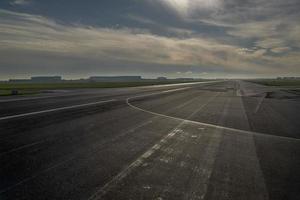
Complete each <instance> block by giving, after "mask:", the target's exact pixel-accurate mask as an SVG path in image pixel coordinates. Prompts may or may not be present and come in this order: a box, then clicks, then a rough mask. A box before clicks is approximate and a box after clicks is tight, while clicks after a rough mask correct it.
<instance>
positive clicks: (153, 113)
mask: <svg viewBox="0 0 300 200" xmlns="http://www.w3.org/2000/svg"><path fill="white" fill-rule="evenodd" d="M139 97H140V96H135V97H130V98H127V99H126V103H127V105H129V106H130V107H132V108H134V109H136V110H140V111H142V112H146V113H150V114H152V115H157V116H161V117H166V118H169V119H174V120H180V121H185V122H188V123H192V124H198V125H202V126H206V127H211V128H217V129H223V130H227V131H233V132H237V133H243V134H251V135H259V136H266V137H275V138H281V139H286V140H296V141H300V139H298V138H291V137H285V136H278V135H269V134H265V133H258V132H254V131H246V130H241V129H235V128H229V127H225V126H219V125H215V124H208V123H203V122H197V121H192V120H188V119H183V118H179V117H172V116H169V115H164V114H160V113H156V112H152V111H149V110H145V109H142V108H139V107H137V106H134V105H132V104H131V103H130V100H131V99H135V98H139Z"/></svg>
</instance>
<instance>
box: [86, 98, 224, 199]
mask: <svg viewBox="0 0 300 200" xmlns="http://www.w3.org/2000/svg"><path fill="white" fill-rule="evenodd" d="M218 95H219V93H218V94H217V95H215V96H213V97H211V98H210V99H209V100H208V101H207V102H206V103H205V104H203V105H201V106H200V107H199V108H198V109H196V110H195V111H193V112H192V113H191V114H190V115H189V116H188V119H189V118H191V117H192V116H194V115H195V114H196V113H197V112H199V111H200V110H202V109H203V108H204V107H205V106H206V105H208V104H209V103H210V102H211V101H212V100H213V99H214V98H215V97H216V96H218ZM126 102H127V101H126ZM185 122H186V120H184V121H181V122H180V123H179V124H178V125H177V126H176V127H175V128H174V129H173V130H172V131H171V132H169V133H168V134H167V135H166V136H164V137H163V138H162V139H161V140H160V141H159V142H158V143H156V144H154V145H153V146H152V147H151V148H150V149H148V150H147V151H146V152H145V153H143V154H142V155H141V156H140V157H138V158H137V159H136V160H135V161H134V162H133V163H131V164H130V165H128V166H127V167H126V168H125V169H123V170H122V171H121V172H120V173H119V174H117V175H116V176H115V177H113V178H112V179H111V180H110V181H108V182H107V183H106V184H105V185H104V186H103V187H101V188H99V189H98V190H97V191H96V192H95V193H94V194H93V195H92V196H91V197H90V198H88V200H98V199H101V198H102V197H103V196H104V195H105V194H106V193H107V192H109V191H110V190H111V189H112V188H113V187H114V186H115V185H117V184H118V183H119V182H120V181H121V180H122V179H124V178H125V177H126V176H127V175H129V174H130V173H131V172H132V171H133V170H134V169H135V168H137V167H139V166H141V165H143V163H144V162H145V160H146V159H147V158H149V157H150V156H151V155H153V154H154V153H155V152H156V151H157V150H159V149H160V148H161V147H162V146H163V145H164V144H165V143H166V142H167V141H168V140H169V139H170V138H172V137H174V136H175V135H176V134H177V133H179V132H180V131H181V129H180V127H181V126H182V125H183V124H184V123H185Z"/></svg>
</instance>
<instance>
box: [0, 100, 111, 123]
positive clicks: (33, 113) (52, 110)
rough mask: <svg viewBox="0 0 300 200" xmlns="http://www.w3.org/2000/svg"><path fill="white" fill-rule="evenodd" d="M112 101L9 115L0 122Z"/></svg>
mask: <svg viewBox="0 0 300 200" xmlns="http://www.w3.org/2000/svg"><path fill="white" fill-rule="evenodd" d="M113 101H116V100H115V99H111V100H106V101H97V102H92V103H85V104H79V105H73V106H66V107H60V108H53V109H48V110H41V111H35V112H29V113H23V114H17V115H10V116H5V117H0V121H2V120H8V119H15V118H19V117H27V116H31V115H38V114H43V113H50V112H56V111H61V110H69V109H73V108H80V107H85V106H91V105H96V104H103V103H108V102H113Z"/></svg>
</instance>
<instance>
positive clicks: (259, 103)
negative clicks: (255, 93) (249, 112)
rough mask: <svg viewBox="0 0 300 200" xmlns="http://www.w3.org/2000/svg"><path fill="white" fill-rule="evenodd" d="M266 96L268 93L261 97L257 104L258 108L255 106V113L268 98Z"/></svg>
mask: <svg viewBox="0 0 300 200" xmlns="http://www.w3.org/2000/svg"><path fill="white" fill-rule="evenodd" d="M266 96H267V93H265V94H263V96H262V97H261V98H260V100H259V102H258V104H257V106H256V108H255V110H254V113H257V112H258V110H259V108H260V106H261V104H262V102H263V101H264V99H265V98H266Z"/></svg>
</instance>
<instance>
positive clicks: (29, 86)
mask: <svg viewBox="0 0 300 200" xmlns="http://www.w3.org/2000/svg"><path fill="white" fill-rule="evenodd" d="M188 82H193V81H188ZM197 82H198V81H197ZM173 83H187V82H182V81H173V80H170V81H139V82H87V83H78V82H62V83H0V96H8V95H11V91H12V90H16V91H18V95H25V94H36V93H40V92H41V91H43V90H59V89H81V88H122V87H137V86H149V85H159V84H173Z"/></svg>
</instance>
